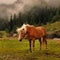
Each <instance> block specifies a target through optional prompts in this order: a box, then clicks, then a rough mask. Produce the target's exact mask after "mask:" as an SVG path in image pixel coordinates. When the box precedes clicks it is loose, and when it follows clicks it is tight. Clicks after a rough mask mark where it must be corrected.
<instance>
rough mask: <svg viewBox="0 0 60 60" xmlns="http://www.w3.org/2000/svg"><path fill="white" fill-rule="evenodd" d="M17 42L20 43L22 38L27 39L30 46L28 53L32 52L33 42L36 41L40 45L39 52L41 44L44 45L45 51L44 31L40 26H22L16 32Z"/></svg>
mask: <svg viewBox="0 0 60 60" xmlns="http://www.w3.org/2000/svg"><path fill="white" fill-rule="evenodd" d="M16 31H17V33H18V40H19V41H22V39H23V38H25V39H28V41H29V45H30V52H33V51H34V46H35V40H36V39H38V40H39V43H40V50H41V48H42V44H43V43H45V45H46V49H47V40H46V30H45V28H44V27H42V26H38V27H35V26H34V25H29V24H23V25H22V26H21V27H20V28H18V29H17V30H16Z"/></svg>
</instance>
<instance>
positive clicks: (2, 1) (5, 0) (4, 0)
mask: <svg viewBox="0 0 60 60" xmlns="http://www.w3.org/2000/svg"><path fill="white" fill-rule="evenodd" d="M15 1H17V0H0V4H13V3H14V2H15Z"/></svg>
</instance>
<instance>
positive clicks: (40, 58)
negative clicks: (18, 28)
mask: <svg viewBox="0 0 60 60" xmlns="http://www.w3.org/2000/svg"><path fill="white" fill-rule="evenodd" d="M47 41H48V50H46V49H45V46H43V47H42V50H39V41H38V40H36V42H35V51H34V52H33V53H31V52H30V51H29V42H28V41H27V40H23V41H22V42H19V41H18V40H17V39H15V38H5V39H0V60H60V41H59V40H50V39H47Z"/></svg>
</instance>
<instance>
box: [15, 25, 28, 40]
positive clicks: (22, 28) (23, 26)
mask: <svg viewBox="0 0 60 60" xmlns="http://www.w3.org/2000/svg"><path fill="white" fill-rule="evenodd" d="M22 30H23V31H24V33H26V31H27V30H26V25H25V24H23V25H22V27H21V28H18V29H17V30H16V31H17V32H18V40H20V39H21V38H22V36H21V31H22Z"/></svg>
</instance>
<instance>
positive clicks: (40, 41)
mask: <svg viewBox="0 0 60 60" xmlns="http://www.w3.org/2000/svg"><path fill="white" fill-rule="evenodd" d="M39 43H40V50H41V48H42V40H41V38H40V39H39Z"/></svg>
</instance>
